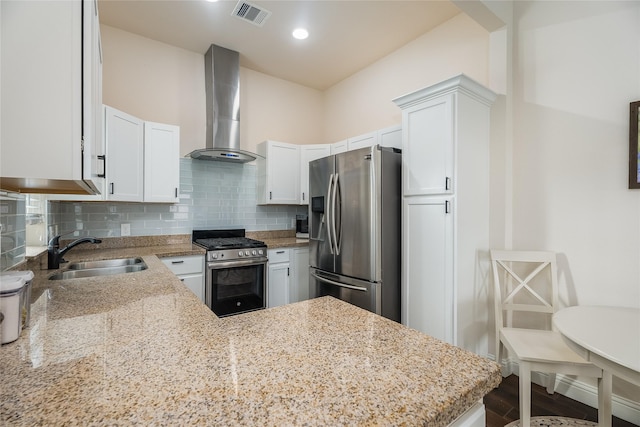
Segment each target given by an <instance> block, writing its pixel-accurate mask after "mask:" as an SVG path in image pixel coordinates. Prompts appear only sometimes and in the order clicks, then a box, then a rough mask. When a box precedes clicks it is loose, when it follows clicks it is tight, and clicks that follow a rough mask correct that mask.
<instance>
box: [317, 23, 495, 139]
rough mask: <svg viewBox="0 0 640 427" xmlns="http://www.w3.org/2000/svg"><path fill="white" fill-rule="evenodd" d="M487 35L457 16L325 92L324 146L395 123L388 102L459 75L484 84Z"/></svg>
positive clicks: (396, 113) (395, 113) (394, 110)
mask: <svg viewBox="0 0 640 427" xmlns="http://www.w3.org/2000/svg"><path fill="white" fill-rule="evenodd" d="M488 60H489V33H488V32H487V31H486V30H485V29H483V28H482V27H481V26H480V25H479V24H477V23H476V22H474V21H473V20H472V19H471V18H469V17H468V16H466V15H464V14H459V15H457V16H455V17H453V18H452V19H450V20H449V21H447V22H445V23H444V24H442V25H440V26H438V27H436V28H435V29H433V30H432V31H429V32H428V33H426V34H424V35H422V36H421V37H419V38H417V39H416V40H414V41H412V42H410V43H408V44H407V45H405V46H403V47H402V48H400V49H398V50H397V51H395V52H393V53H392V54H390V55H388V56H386V57H385V58H382V59H381V60H379V61H377V62H375V63H373V64H371V65H370V66H369V67H367V68H365V69H364V70H362V71H360V72H358V73H356V74H354V75H353V76H351V77H349V78H347V79H345V80H343V81H342V82H340V83H338V84H337V85H335V86H333V87H331V88H330V89H328V90H327V91H326V92H325V120H326V121H325V137H326V141H325V142H336V141H340V140H342V139H345V138H348V137H350V136H356V135H359V134H362V133H365V132H369V131H372V130H375V129H379V128H383V127H386V126H391V125H394V124H400V122H401V121H402V115H401V112H400V109H399V108H398V107H397V106H396V105H395V104H394V103H393V102H392V100H393V99H394V98H397V97H398V96H401V95H404V94H406V93H409V92H413V91H415V90H417V89H421V88H423V87H425V86H430V85H432V84H434V83H437V82H439V81H442V80H445V79H447V78H449V77H453V76H454V75H457V74H460V73H461V72H463V73H465V74H467V75H468V76H469V77H471V78H472V79H474V80H476V81H478V82H479V83H483V84H485V85H486V84H487V83H488V70H489V67H488Z"/></svg>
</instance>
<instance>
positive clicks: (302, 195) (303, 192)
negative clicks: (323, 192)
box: [302, 191, 304, 201]
mask: <svg viewBox="0 0 640 427" xmlns="http://www.w3.org/2000/svg"><path fill="white" fill-rule="evenodd" d="M302 201H304V191H303V192H302Z"/></svg>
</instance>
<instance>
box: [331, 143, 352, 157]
mask: <svg viewBox="0 0 640 427" xmlns="http://www.w3.org/2000/svg"><path fill="white" fill-rule="evenodd" d="M330 146H331V154H338V153H344V152H345V151H348V150H349V141H348V140H346V139H345V140H344V141H338V142H334V143H333V144H330Z"/></svg>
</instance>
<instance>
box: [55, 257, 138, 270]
mask: <svg viewBox="0 0 640 427" xmlns="http://www.w3.org/2000/svg"><path fill="white" fill-rule="evenodd" d="M140 264H144V261H142V258H118V259H104V260H100V261H85V262H72V263H70V264H69V265H68V266H67V270H86V269H94V268H105V267H123V266H129V265H140Z"/></svg>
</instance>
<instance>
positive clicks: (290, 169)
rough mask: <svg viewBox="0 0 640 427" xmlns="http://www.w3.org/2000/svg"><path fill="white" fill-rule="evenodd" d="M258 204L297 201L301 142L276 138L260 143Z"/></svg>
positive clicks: (257, 184)
mask: <svg viewBox="0 0 640 427" xmlns="http://www.w3.org/2000/svg"><path fill="white" fill-rule="evenodd" d="M257 148H258V150H257V151H258V154H259V155H260V156H262V157H258V159H257V160H256V163H257V182H256V191H257V193H258V204H261V205H269V204H274V205H297V204H298V194H299V192H298V189H299V188H300V172H299V162H300V158H299V156H300V155H299V146H298V145H295V144H287V143H285V142H277V141H263V142H261V143H260V144H258V147H257Z"/></svg>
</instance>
